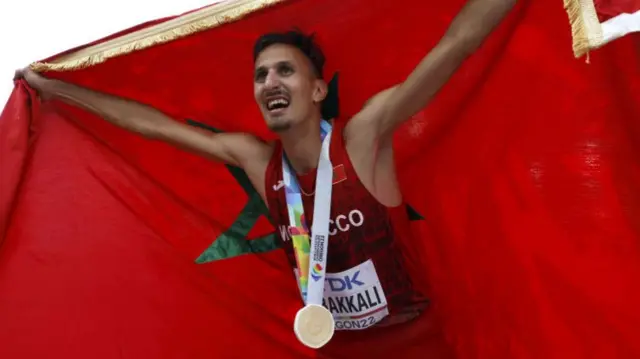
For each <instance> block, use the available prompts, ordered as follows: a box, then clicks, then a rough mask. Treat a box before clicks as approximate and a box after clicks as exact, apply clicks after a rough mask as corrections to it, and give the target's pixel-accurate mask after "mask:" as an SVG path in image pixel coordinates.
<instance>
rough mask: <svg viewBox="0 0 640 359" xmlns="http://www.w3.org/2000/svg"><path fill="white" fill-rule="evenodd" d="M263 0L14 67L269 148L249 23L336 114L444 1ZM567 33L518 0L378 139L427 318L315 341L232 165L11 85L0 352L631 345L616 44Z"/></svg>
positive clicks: (629, 175) (407, 51)
mask: <svg viewBox="0 0 640 359" xmlns="http://www.w3.org/2000/svg"><path fill="white" fill-rule="evenodd" d="M271 3H276V1H264V2H262V1H249V0H241V1H237V2H235V3H233V4H230V3H223V4H221V5H216V6H214V7H208V8H204V9H201V10H198V11H194V12H191V13H189V14H186V15H183V16H179V17H175V18H170V19H161V20H158V21H155V22H151V23H148V24H142V25H140V26H138V27H136V28H134V29H129V30H125V31H123V32H122V33H119V34H116V35H114V36H112V37H110V38H108V39H103V40H100V41H97V42H96V43H94V44H91V45H92V46H87V47H82V48H79V49H74V50H73V51H69V52H66V53H65V54H63V55H61V56H54V57H52V58H50V59H46V60H45V61H43V62H42V63H40V64H39V65H38V66H36V67H37V68H39V69H40V70H43V71H44V70H48V71H46V72H44V73H45V75H46V76H48V77H51V78H59V79H63V80H65V81H69V82H72V83H76V84H79V85H83V86H87V87H90V88H93V89H96V90H99V91H103V92H107V93H111V94H115V95H119V96H123V97H126V98H130V99H134V100H136V101H139V102H142V103H146V104H149V105H152V106H154V107H156V108H158V109H160V110H162V111H164V112H165V113H167V114H169V115H171V116H172V117H174V118H175V119H176V120H178V121H188V122H189V123H191V124H192V125H194V126H200V127H205V128H209V129H211V130H212V131H249V132H252V133H254V134H257V135H259V136H262V137H264V138H265V139H272V138H273V135H272V134H270V133H268V131H267V130H266V128H265V126H264V124H263V121H262V119H261V117H260V114H259V111H258V109H257V107H256V106H255V104H254V103H253V98H252V93H251V86H252V78H251V76H252V75H251V74H252V58H251V48H252V44H253V41H254V40H255V39H256V38H257V36H258V35H259V34H261V33H263V32H265V31H271V30H279V29H282V30H287V29H289V28H291V27H292V26H298V27H300V28H301V29H303V30H305V31H309V32H310V31H315V32H316V33H317V36H318V40H319V42H320V44H321V45H322V47H323V49H324V51H325V53H326V55H327V58H328V62H327V66H326V73H325V75H326V77H327V78H334V79H336V80H335V81H336V82H334V84H335V85H336V86H337V94H338V97H339V113H340V118H348V117H349V116H350V115H352V114H353V113H355V112H356V111H357V110H358V109H359V108H360V107H361V106H362V103H363V101H364V100H366V99H367V98H368V97H370V96H371V95H373V94H374V93H376V92H377V91H379V90H381V89H384V88H385V87H387V86H390V85H392V84H394V83H397V82H398V81H401V80H402V79H403V78H404V76H406V75H407V74H408V72H409V71H410V70H411V69H412V68H413V67H414V66H415V65H416V64H417V62H418V61H419V60H420V59H421V57H422V56H424V55H425V54H426V53H427V51H428V50H429V49H430V48H431V47H432V46H433V45H434V44H435V43H436V42H437V41H438V39H439V37H440V36H441V35H442V34H443V32H444V30H445V29H446V27H447V25H448V23H449V21H450V20H451V19H452V18H453V16H454V15H455V14H456V12H457V11H458V9H459V8H460V6H461V5H462V3H463V1H462V0H456V1H443V2H437V3H436V2H430V1H424V0H397V1H393V2H388V1H384V2H382V1H376V2H362V1H357V0H326V1H322V2H318V1H311V0H294V1H284V2H277V4H275V5H273V6H268V7H265V6H266V5H272V4H271ZM255 9H260V10H257V11H253V10H255ZM249 11H253V12H250V13H249ZM238 14H244V16H242V17H238ZM221 19H222V20H225V19H226V20H229V19H233V20H237V21H231V22H228V23H225V24H222V25H220V26H214V25H215V24H216V23H217V22H220V20H221ZM202 24H208V25H207V26H210V28H208V29H205V27H207V26H204V25H202ZM186 33H188V34H189V35H188V36H182V35H183V34H186ZM171 34H172V35H171ZM165 35H166V36H165ZM169 40H170V41H169ZM571 44H572V37H571V31H570V27H569V25H568V24H567V21H566V14H565V13H564V11H563V9H562V5H561V4H560V3H558V2H556V1H552V0H536V1H522V2H520V3H519V4H518V5H517V7H516V8H515V9H514V11H513V13H512V14H510V16H509V17H508V18H507V19H506V20H505V22H504V23H503V24H501V26H500V27H499V28H498V29H497V30H496V32H495V33H494V34H493V35H492V36H491V37H490V38H489V39H488V41H487V42H486V43H485V44H484V46H483V47H482V48H481V49H480V51H479V52H478V53H477V54H475V55H474V56H473V57H472V58H470V59H469V61H468V62H467V63H466V64H465V65H464V66H463V68H461V70H460V71H459V72H458V73H457V74H456V75H455V76H454V78H453V79H452V80H451V81H450V83H449V84H448V85H447V86H446V87H445V88H444V89H443V91H442V92H441V93H440V94H439V95H438V97H437V98H436V100H435V101H434V103H433V104H432V105H430V106H429V107H428V108H427V109H425V110H424V111H423V112H420V113H419V114H417V115H416V116H414V118H413V119H412V120H411V121H409V122H408V123H407V124H406V125H405V126H403V127H402V128H401V129H400V130H399V131H398V133H397V135H396V138H395V142H394V146H395V149H396V156H397V161H396V163H397V167H398V171H399V174H400V181H401V185H402V190H403V194H404V196H405V198H406V199H407V201H408V202H409V204H410V208H409V209H408V210H409V211H410V214H411V218H412V219H413V221H412V224H411V226H412V227H411V230H412V231H413V233H414V237H415V243H414V247H413V248H409V249H407V250H412V251H416V252H417V253H418V254H419V256H417V257H418V258H420V263H418V264H417V265H418V266H419V267H421V268H423V272H422V273H421V274H422V276H423V278H420V279H423V280H424V282H426V283H428V285H429V294H430V298H431V301H432V305H431V308H430V310H429V311H428V313H427V314H425V315H424V316H423V317H422V318H420V320H418V321H416V322H415V323H412V324H409V325H406V326H402V327H398V328H391V329H371V330H367V331H364V332H361V333H358V335H351V336H345V335H344V334H343V333H338V335H337V336H336V337H335V338H334V340H332V342H331V343H330V344H329V345H328V346H327V347H326V348H323V349H322V350H320V351H312V350H310V349H307V348H304V347H303V346H302V345H300V344H299V343H298V342H297V341H296V339H295V336H294V334H293V331H292V322H293V317H294V314H295V311H296V310H297V309H298V308H299V307H300V305H301V301H300V299H299V296H298V292H297V288H296V283H295V281H294V279H293V274H292V270H291V268H289V267H288V265H287V262H286V260H285V258H284V254H283V253H282V251H281V250H280V249H278V248H277V246H276V244H275V243H276V242H275V240H274V233H273V226H272V225H271V224H270V223H269V221H268V220H267V218H266V217H265V216H264V214H265V213H266V212H265V211H264V207H263V204H262V203H261V201H259V199H257V197H256V194H255V192H254V191H253V189H252V188H251V187H250V186H249V185H248V182H247V180H246V177H245V176H244V173H243V172H242V171H240V170H239V169H237V168H233V167H228V166H224V165H221V164H212V163H210V162H207V161H206V160H204V159H201V158H198V157H196V156H193V155H190V154H187V153H184V152H181V151H179V150H177V149H174V148H172V147H170V146H168V145H165V144H163V143H157V142H150V141H147V140H144V139H142V138H139V137H137V136H136V135H133V134H130V133H127V132H125V131H122V130H120V129H118V128H115V127H114V126H112V125H110V124H108V123H106V122H105V121H102V120H101V119H98V118H96V117H95V116H93V115H90V114H88V113H86V112H84V111H81V110H79V109H77V108H74V107H71V106H67V105H63V104H61V103H58V102H50V103H46V104H43V105H42V106H39V105H38V104H39V101H38V100H37V99H36V98H35V97H34V96H33V93H32V92H31V90H30V89H28V88H27V87H26V86H25V85H24V84H23V83H22V82H18V83H17V84H16V88H15V90H14V93H13V95H12V97H11V98H10V100H9V102H8V103H7V105H6V106H5V109H4V111H3V113H2V117H1V118H0V140H1V141H0V154H2V161H0V166H1V168H0V179H1V180H2V184H1V186H0V189H2V198H1V199H0V206H1V207H0V215H1V216H2V217H1V218H0V220H1V221H2V222H0V223H2V224H4V226H5V227H6V230H5V235H4V241H3V243H2V247H0V293H2V295H0V357H2V358H41V357H47V358H80V357H83V358H84V357H86V356H87V355H90V356H91V357H92V358H114V357H121V358H136V359H138V358H211V357H220V358H245V357H251V356H259V357H267V356H273V357H278V358H307V357H309V358H311V357H323V358H347V357H367V356H368V357H388V356H391V355H393V356H396V357H402V358H419V357H420V358H421V357H424V356H428V357H433V358H450V357H456V358H464V359H467V358H491V359H494V358H505V359H507V358H509V359H511V358H516V359H520V358H522V359H528V358H581V359H583V358H634V357H639V356H640V344H639V343H638V342H637V340H636V339H637V338H638V336H639V335H640V329H639V328H638V326H637V323H638V322H639V321H640V310H638V308H637V302H638V300H640V291H639V290H638V289H637V286H636V282H637V279H638V278H639V277H640V248H639V247H640V245H639V238H640V227H638V223H639V222H638V216H639V214H640V208H639V205H638V203H640V201H639V198H640V160H639V157H638V155H637V154H638V148H637V146H638V145H637V144H638V143H640V141H639V139H640V128H639V127H638V121H637V119H638V118H640V67H639V66H637V64H638V63H639V62H638V61H639V60H640V53H638V52H637V45H638V38H637V37H634V36H633V35H632V36H626V37H624V38H621V39H620V40H617V41H615V42H612V43H611V44H609V45H607V46H605V47H603V48H602V49H600V50H599V51H598V52H597V55H595V54H594V55H593V56H592V59H591V63H590V64H585V63H582V62H580V61H576V60H575V59H574V58H573V56H572V53H571ZM151 45H153V46H151ZM105 60H106V61H105ZM334 110H335V109H334ZM414 257H415V256H414Z"/></svg>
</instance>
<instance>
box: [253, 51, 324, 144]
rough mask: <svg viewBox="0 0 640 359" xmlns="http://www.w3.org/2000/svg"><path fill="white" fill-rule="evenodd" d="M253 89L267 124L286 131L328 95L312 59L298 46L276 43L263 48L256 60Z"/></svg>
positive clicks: (309, 116)
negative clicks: (313, 67)
mask: <svg viewBox="0 0 640 359" xmlns="http://www.w3.org/2000/svg"><path fill="white" fill-rule="evenodd" d="M253 91H254V96H255V99H256V102H257V103H258V106H260V110H261V111H262V115H263V116H264V119H265V121H266V122H267V126H268V127H269V128H270V129H271V130H272V131H276V132H278V131H285V130H287V129H289V128H291V127H292V126H295V125H297V124H298V123H300V122H303V121H305V120H306V119H309V118H312V115H313V112H314V111H316V112H317V111H320V106H319V105H318V104H319V103H320V102H321V101H322V100H323V99H324V96H325V95H326V85H325V84H324V82H323V81H322V80H321V79H318V78H316V76H315V75H314V73H313V70H312V67H311V63H310V62H309V60H308V59H307V58H306V56H305V55H304V54H303V53H302V52H301V51H300V50H298V49H297V48H295V47H293V46H290V45H285V44H276V45H271V46H269V47H267V48H266V49H265V50H263V51H262V52H261V53H260V55H258V58H257V59H256V63H255V72H254V81H253Z"/></svg>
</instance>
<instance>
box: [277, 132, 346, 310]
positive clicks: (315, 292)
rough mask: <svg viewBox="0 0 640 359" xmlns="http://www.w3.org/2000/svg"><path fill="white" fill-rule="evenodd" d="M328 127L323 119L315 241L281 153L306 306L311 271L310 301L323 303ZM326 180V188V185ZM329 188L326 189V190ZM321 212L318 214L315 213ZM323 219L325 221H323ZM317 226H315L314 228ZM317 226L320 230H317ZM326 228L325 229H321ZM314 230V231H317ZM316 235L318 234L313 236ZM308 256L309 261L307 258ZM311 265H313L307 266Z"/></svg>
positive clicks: (297, 188)
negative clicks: (311, 237) (311, 236)
mask: <svg viewBox="0 0 640 359" xmlns="http://www.w3.org/2000/svg"><path fill="white" fill-rule="evenodd" d="M331 130H332V127H331V124H329V122H327V121H324V120H322V121H321V122H320V138H321V140H322V152H321V155H320V161H319V164H318V170H317V174H316V176H317V177H316V192H315V193H316V196H315V201H314V202H315V203H314V216H313V218H314V225H313V228H312V229H313V232H314V233H313V234H314V240H313V241H311V240H310V233H309V227H308V226H307V222H306V218H305V215H304V207H303V204H302V196H301V195H300V186H299V184H298V179H297V178H296V176H295V175H293V174H292V173H294V171H293V170H292V169H291V167H290V166H289V162H288V161H287V160H286V157H285V154H284V153H283V154H282V179H283V182H284V187H285V197H286V200H287V209H288V212H289V234H290V235H291V240H292V242H293V249H294V253H295V257H296V265H297V267H298V274H299V275H298V277H299V284H300V291H301V293H302V299H303V300H304V301H305V303H308V300H307V294H308V289H309V287H310V286H309V272H310V269H311V278H312V279H313V280H314V282H312V287H313V288H311V290H310V291H311V292H312V293H311V294H310V296H311V297H312V300H311V301H312V302H319V303H315V304H321V303H322V295H323V292H324V276H325V267H326V259H327V245H328V243H327V239H328V228H329V209H330V204H331V184H332V176H333V166H332V165H331V162H330V160H329V143H330V142H331ZM327 179H328V181H329V182H328V185H327ZM327 187H328V188H327ZM318 212H320V213H318ZM324 217H326V218H324ZM316 223H317V225H316ZM317 227H319V228H317ZM324 227H326V229H325V228H324ZM316 228H317V229H316ZM316 232H317V233H316ZM310 256H311V259H310ZM310 262H311V264H312V266H311V268H309V267H310Z"/></svg>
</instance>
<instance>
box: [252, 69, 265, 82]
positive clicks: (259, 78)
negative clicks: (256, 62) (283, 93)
mask: <svg viewBox="0 0 640 359" xmlns="http://www.w3.org/2000/svg"><path fill="white" fill-rule="evenodd" d="M266 77H267V70H265V69H257V70H256V72H255V74H254V75H253V80H254V81H255V82H258V83H261V82H264V80H265V78H266Z"/></svg>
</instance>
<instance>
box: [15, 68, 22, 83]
mask: <svg viewBox="0 0 640 359" xmlns="http://www.w3.org/2000/svg"><path fill="white" fill-rule="evenodd" d="M23 77H24V72H23V71H22V69H20V70H16V72H15V73H14V74H13V81H18V80H20V79H21V78H23Z"/></svg>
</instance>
